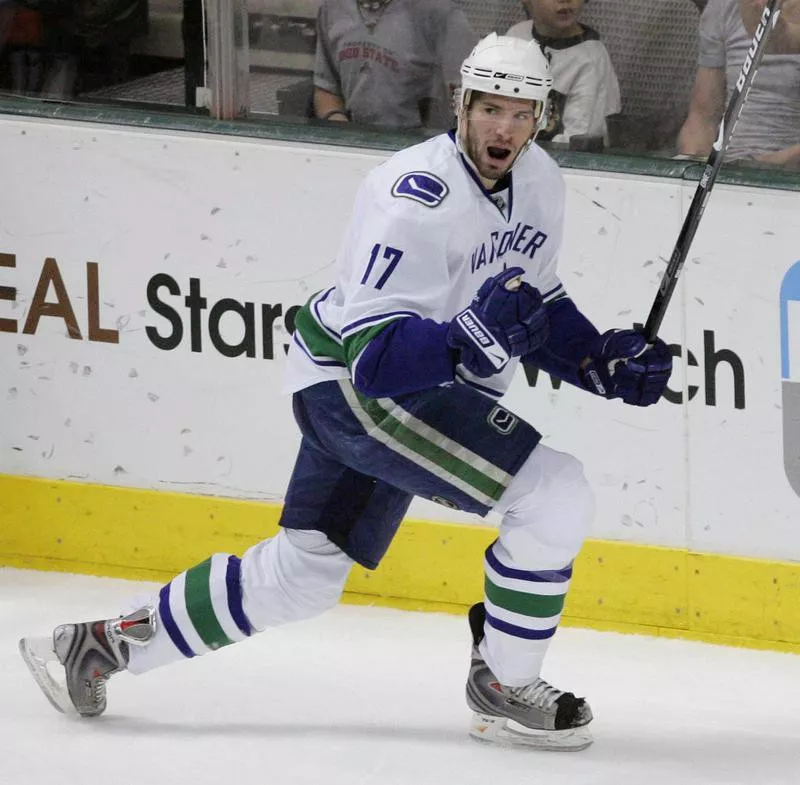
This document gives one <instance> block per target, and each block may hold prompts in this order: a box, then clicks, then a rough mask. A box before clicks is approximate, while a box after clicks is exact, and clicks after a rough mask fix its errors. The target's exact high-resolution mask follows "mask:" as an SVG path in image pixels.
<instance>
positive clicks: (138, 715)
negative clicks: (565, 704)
mask: <svg viewBox="0 0 800 785" xmlns="http://www.w3.org/2000/svg"><path fill="white" fill-rule="evenodd" d="M153 587H154V585H153V584H142V583H131V582H126V581H119V580H110V579H103V578H91V577H86V576H73V575H59V574H54V573H37V572H26V571H19V570H12V569H7V568H6V569H0V620H2V625H0V696H1V697H2V702H1V703H0V783H2V785H6V784H7V783H8V784H13V785H72V784H73V783H75V784H77V783H80V784H81V785H91V783H101V782H105V783H112V784H116V783H118V784H119V785H128V783H130V784H131V785H133V783H137V784H138V783H143V785H162V784H163V785H178V784H182V783H191V785H206V783H208V785H212V783H213V785H339V784H340V783H341V785H367V784H368V783H369V785H373V784H374V785H473V784H474V785H517V783H519V784H520V785H523V784H525V785H527V783H536V785H567V783H569V785H584V784H586V785H629V784H630V785H639V784H640V783H642V784H643V785H644V784H645V783H646V785H694V784H695V783H703V785H707V784H708V783H725V785H731V784H732V783H747V785H753V783H759V785H773V784H775V785H778V784H780V785H783V784H784V783H786V785H789V784H790V783H791V785H797V783H798V782H800V771H798V768H800V765H799V764H800V711H799V710H798V707H800V657H797V656H793V655H788V654H778V653H772V652H756V651H748V650H743V649H732V648H725V647H716V646H710V645H706V644H699V643H689V642H684V641H675V640H666V639H656V638H646V637H640V636H630V635H616V634H611V633H598V632H593V631H588V630H576V629H563V630H561V631H559V633H558V635H557V636H556V639H555V641H554V643H553V646H552V647H551V650H550V653H549V655H548V659H547V662H546V670H545V673H544V674H543V675H544V676H545V678H547V679H548V680H549V681H551V682H552V683H554V684H555V685H556V686H558V687H560V688H562V689H571V690H573V691H574V692H576V693H578V694H581V695H586V697H587V698H588V699H589V700H590V702H591V705H592V708H593V710H594V713H595V718H596V719H595V721H594V723H593V725H592V727H593V731H594V735H595V743H594V745H593V746H592V747H591V748H589V749H588V750H586V751H584V752H576V753H552V752H535V751H530V750H504V749H498V748H494V747H490V746H486V745H482V744H480V743H479V742H477V741H473V740H472V739H470V738H469V737H468V736H467V726H468V723H469V718H470V712H469V710H468V709H467V707H466V705H465V703H464V695H463V692H464V679H465V675H466V671H467V666H468V659H469V634H468V631H467V624H466V620H465V619H461V618H458V617H455V616H447V615H443V614H425V613H410V612H404V611H395V610H388V609H381V608H370V607H356V606H347V605H345V606H340V607H338V608H336V609H335V610H333V611H331V612H329V613H328V614H326V615H324V616H322V617H320V618H318V619H315V620H311V621H306V622H301V623H297V624H293V625H289V626H286V627H282V628H279V629H275V630H270V631H267V632H265V633H263V634H261V635H258V636H256V637H254V638H252V639H250V640H248V641H246V642H244V643H242V644H237V645H234V646H230V647H228V648H226V649H223V650H221V651H219V652H215V653H214V654H211V655H208V656H206V657H203V658H197V659H195V660H192V661H190V662H185V663H179V664H177V665H172V666H169V667H167V668H164V669H162V670H159V671H154V672H151V673H149V674H146V675H144V676H139V677H135V676H131V675H130V674H127V673H125V674H120V675H119V676H116V677H114V678H113V679H112V680H111V681H110V682H109V690H108V694H109V709H108V711H107V713H106V714H105V715H104V716H103V717H101V718H98V719H94V720H81V719H71V718H68V717H65V716H64V715H61V714H58V713H57V712H55V711H54V710H53V709H52V707H51V706H50V704H49V703H48V702H47V701H46V700H45V698H44V697H43V696H42V695H41V693H40V692H39V690H38V687H37V686H36V684H35V683H34V681H33V679H32V678H31V677H30V676H29V674H28V671H27V669H26V668H25V665H24V663H23V662H22V660H21V658H20V657H19V654H18V652H17V640H18V638H20V637H21V636H23V635H31V634H45V633H47V632H49V631H50V630H51V628H52V627H54V626H55V625H56V624H58V623H61V622H68V621H83V620H87V619H90V618H101V617H105V616H109V615H116V614H117V613H118V612H119V611H121V610H122V608H123V607H125V606H126V605H127V603H128V600H129V599H130V597H131V596H132V595H135V594H138V593H140V592H142V591H146V590H150V589H152V588H153Z"/></svg>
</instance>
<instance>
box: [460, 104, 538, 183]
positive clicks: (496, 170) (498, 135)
mask: <svg viewBox="0 0 800 785" xmlns="http://www.w3.org/2000/svg"><path fill="white" fill-rule="evenodd" d="M466 125H467V133H466V139H464V138H462V144H464V146H465V149H466V152H467V155H469V157H470V160H471V161H472V163H473V164H475V168H476V169H477V170H478V174H480V176H481V179H482V180H483V182H484V185H486V186H487V187H489V188H491V186H492V185H494V183H495V182H496V181H497V180H499V179H500V178H501V177H502V176H503V175H504V174H505V173H506V172H507V171H508V170H509V168H510V167H511V164H513V163H514V160H515V159H516V157H517V156H518V155H519V153H520V151H521V150H522V148H523V147H524V146H525V145H526V144H527V142H528V139H530V137H531V134H532V133H533V131H534V128H535V127H536V113H535V110H534V102H533V101H527V100H523V99H522V98H506V97H504V96H501V95H489V94H487V93H477V94H475V95H474V96H473V98H472V102H471V104H470V107H469V109H468V111H467V123H466Z"/></svg>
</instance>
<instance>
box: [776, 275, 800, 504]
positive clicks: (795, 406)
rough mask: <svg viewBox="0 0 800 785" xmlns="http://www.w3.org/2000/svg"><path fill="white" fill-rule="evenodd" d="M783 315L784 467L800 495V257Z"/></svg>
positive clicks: (785, 288)
mask: <svg viewBox="0 0 800 785" xmlns="http://www.w3.org/2000/svg"><path fill="white" fill-rule="evenodd" d="M780 319H781V387H782V389H781V394H782V403H783V468H784V471H785V472H786V479H787V480H789V485H791V486H792V490H793V491H794V492H795V493H796V494H797V495H798V496H800V261H797V262H795V263H794V264H793V265H792V266H791V267H790V268H789V269H788V270H787V271H786V274H785V275H784V276H783V281H782V282H781V294H780ZM793 333H794V334H793ZM793 339H794V343H793Z"/></svg>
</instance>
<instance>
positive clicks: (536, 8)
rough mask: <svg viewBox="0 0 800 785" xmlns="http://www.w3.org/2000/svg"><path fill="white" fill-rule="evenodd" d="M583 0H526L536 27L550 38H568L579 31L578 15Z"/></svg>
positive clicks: (581, 8) (581, 9)
mask: <svg viewBox="0 0 800 785" xmlns="http://www.w3.org/2000/svg"><path fill="white" fill-rule="evenodd" d="M583 3H584V0H527V1H526V5H527V8H528V11H529V12H530V15H531V16H532V17H533V22H534V24H535V25H536V29H537V30H538V31H539V33H540V34H541V35H544V36H548V37H550V38H568V37H570V36H573V35H578V33H580V32H581V27H580V24H579V23H578V17H579V16H580V15H581V12H582V11H583Z"/></svg>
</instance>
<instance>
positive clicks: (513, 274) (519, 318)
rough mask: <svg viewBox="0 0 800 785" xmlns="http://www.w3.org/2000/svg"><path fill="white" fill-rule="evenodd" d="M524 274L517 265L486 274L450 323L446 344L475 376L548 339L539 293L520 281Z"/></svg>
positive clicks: (498, 367)
mask: <svg viewBox="0 0 800 785" xmlns="http://www.w3.org/2000/svg"><path fill="white" fill-rule="evenodd" d="M523 273H524V270H523V269H522V268H521V267H510V268H508V269H507V270H503V272H501V273H499V274H498V275H495V276H493V277H492V278H488V279H487V280H486V281H484V283H483V285H482V286H481V287H480V289H478V293H477V294H476V295H475V298H474V299H473V300H472V303H471V304H470V305H469V307H467V308H465V309H464V310H463V311H461V312H460V313H458V314H456V316H455V317H454V318H453V320H452V321H451V322H450V328H449V330H448V334H447V343H448V345H449V346H450V347H451V348H452V349H455V350H456V351H457V352H458V361H459V362H460V363H461V364H462V365H463V366H464V367H465V368H466V369H467V370H468V371H470V372H471V373H473V374H475V375H476V376H482V377H487V376H491V375H492V374H495V373H499V372H500V371H502V370H503V368H504V367H505V366H506V365H507V363H508V361H509V360H510V359H511V357H521V356H522V355H524V354H527V353H528V352H531V351H533V350H534V349H536V348H537V347H539V346H541V344H543V343H544V342H545V341H546V340H547V337H548V335H549V327H548V321H547V313H546V311H545V308H544V303H543V301H542V296H541V294H539V291H538V290H537V289H535V288H534V287H533V286H531V285H530V284H528V283H525V282H524V281H521V280H520V278H521V276H522V275H523Z"/></svg>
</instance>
